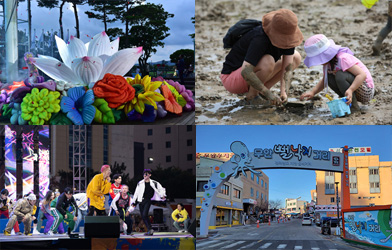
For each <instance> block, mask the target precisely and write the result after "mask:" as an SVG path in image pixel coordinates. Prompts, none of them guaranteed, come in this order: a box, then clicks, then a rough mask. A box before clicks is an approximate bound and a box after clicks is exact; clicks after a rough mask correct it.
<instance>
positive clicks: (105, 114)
mask: <svg viewBox="0 0 392 250" xmlns="http://www.w3.org/2000/svg"><path fill="white" fill-rule="evenodd" d="M93 106H94V107H95V110H96V112H95V117H94V122H97V123H105V124H114V123H116V120H115V118H114V114H113V111H112V109H111V108H109V105H108V103H107V101H105V99H103V98H95V100H94V103H93Z"/></svg>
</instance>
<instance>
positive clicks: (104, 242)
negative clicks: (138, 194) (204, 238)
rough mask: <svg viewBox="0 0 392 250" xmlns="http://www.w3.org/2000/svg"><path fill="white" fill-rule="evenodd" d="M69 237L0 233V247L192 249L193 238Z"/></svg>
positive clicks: (180, 235) (165, 234) (173, 235)
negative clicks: (6, 234) (7, 234)
mask: <svg viewBox="0 0 392 250" xmlns="http://www.w3.org/2000/svg"><path fill="white" fill-rule="evenodd" d="M79 236H80V238H70V237H69V236H68V235H66V234H65V235H51V236H50V235H44V234H34V235H32V236H25V235H11V236H4V234H0V242H1V243H0V249H59V248H61V249H140V250H141V249H181V250H182V249H185V250H186V249H189V250H194V249H196V247H195V244H196V241H195V238H194V237H193V236H192V234H189V233H177V232H155V233H154V235H152V236H145V235H144V233H135V234H133V235H120V238H118V239H117V238H114V239H113V238H90V239H88V238H84V235H83V234H80V235H79Z"/></svg>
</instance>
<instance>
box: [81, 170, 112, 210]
mask: <svg viewBox="0 0 392 250" xmlns="http://www.w3.org/2000/svg"><path fill="white" fill-rule="evenodd" d="M110 173H111V171H110V166H109V165H103V166H102V167H101V174H97V175H95V176H94V178H93V179H92V180H91V181H90V183H89V184H88V187H87V198H89V199H90V211H89V212H88V215H89V216H93V215H94V212H96V215H98V216H99V215H106V212H105V194H107V193H109V190H110V187H111V184H110Z"/></svg>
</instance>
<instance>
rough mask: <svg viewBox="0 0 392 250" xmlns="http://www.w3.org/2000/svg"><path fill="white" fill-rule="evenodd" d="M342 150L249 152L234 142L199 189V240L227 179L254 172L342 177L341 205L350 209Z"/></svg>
mask: <svg viewBox="0 0 392 250" xmlns="http://www.w3.org/2000/svg"><path fill="white" fill-rule="evenodd" d="M343 149H344V150H343V153H338V152H331V151H326V150H315V149H313V148H312V147H311V146H307V145H301V144H298V145H293V144H276V145H274V147H273V148H255V149H254V150H253V152H250V151H249V150H248V148H247V146H246V145H245V143H243V142H241V141H234V142H233V143H231V145H230V150H231V151H232V152H233V153H234V155H233V156H232V157H231V158H230V160H229V161H227V162H225V163H223V164H222V165H220V166H214V167H213V174H212V175H211V177H210V179H209V180H208V183H207V184H205V185H204V186H203V188H204V190H205V192H204V195H203V198H202V206H201V208H200V212H201V217H200V236H202V237H203V236H207V235H208V225H209V222H210V219H211V212H212V207H213V204H215V200H216V196H217V193H218V192H219V190H220V186H221V185H222V184H223V183H224V182H226V181H228V180H229V178H230V177H234V178H238V176H239V175H240V173H242V174H243V175H245V176H246V175H247V174H246V171H250V172H252V173H253V174H256V175H261V173H260V172H259V171H257V170H259V169H307V170H322V171H331V172H340V173H344V174H342V187H343V195H342V196H343V197H342V199H343V201H342V204H343V208H350V199H349V197H350V196H349V192H350V190H349V177H348V147H347V146H345V147H344V148H343ZM344 194H348V199H347V198H346V199H344V197H345V195H344ZM347 202H348V203H347ZM347 204H348V207H347Z"/></svg>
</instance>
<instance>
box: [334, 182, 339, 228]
mask: <svg viewBox="0 0 392 250" xmlns="http://www.w3.org/2000/svg"><path fill="white" fill-rule="evenodd" d="M335 185H336V210H337V212H338V214H337V215H338V225H337V227H339V228H340V217H339V182H338V181H337V182H335Z"/></svg>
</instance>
